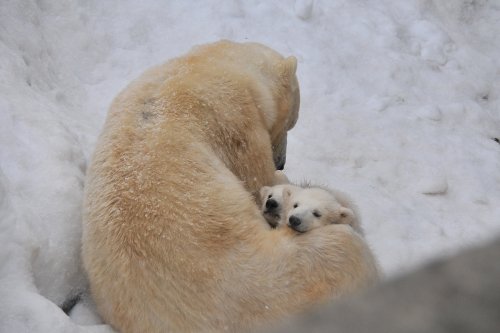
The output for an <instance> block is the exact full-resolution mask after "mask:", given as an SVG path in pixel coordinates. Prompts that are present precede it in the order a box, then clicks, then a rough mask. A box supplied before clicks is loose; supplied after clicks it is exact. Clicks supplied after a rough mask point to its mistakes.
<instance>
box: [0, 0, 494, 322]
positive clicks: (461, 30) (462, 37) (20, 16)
mask: <svg viewBox="0 0 500 333" xmlns="http://www.w3.org/2000/svg"><path fill="white" fill-rule="evenodd" d="M219 39H231V40H234V41H240V42H244V41H257V42H261V43H263V44H266V45H268V46H270V47H272V48H274V49H276V50H277V51H279V52H280V53H282V54H283V55H295V56H296V57H297V58H298V60H299V68H298V77H299V82H300V84H301V100H302V102H301V113H300V119H299V122H298V124H297V126H296V127H295V128H294V129H293V130H292V131H291V132H290V135H289V145H288V161H287V165H286V168H285V172H286V173H287V175H288V176H289V177H290V178H291V179H292V180H295V181H301V180H304V179H306V180H310V181H312V182H314V183H320V184H324V185H328V186H331V187H334V188H337V189H341V190H343V191H345V192H347V193H349V194H350V195H351V196H352V197H353V198H354V200H355V201H356V202H357V204H358V205H359V207H360V210H361V213H362V220H363V225H364V228H365V231H366V238H367V241H368V242H369V244H370V246H371V247H372V249H373V250H374V252H375V254H376V256H377V258H378V260H379V263H380V266H381V268H382V270H383V272H384V274H385V276H386V277H391V276H395V275H398V274H402V273H404V272H407V271H409V270H411V269H414V268H415V267H417V266H419V265H421V264H422V263H423V262H425V261H428V260H430V259H432V258H436V257H440V256H443V255H449V254H451V253H454V252H456V251H457V250H459V249H463V248H466V247H468V246H472V245H475V244H480V243H481V242H483V241H485V240H488V239H490V238H492V237H495V236H498V235H500V144H499V143H498V140H497V141H495V138H497V139H498V138H499V137H500V60H499V59H500V2H498V1H496V0H490V1H488V0H474V1H473V0H455V1H439V0H405V1H399V0H363V1H361V0H336V1H328V0H323V1H320V0H316V1H315V0H297V1H236V0H235V1H169V2H167V1H161V0H142V1H133V0H127V1H118V0H110V1H98V0H88V1H85V0H78V1H77V0H69V1H49V0H40V1H29V0H21V1H16V0H4V1H1V2H0V299H1V302H0V332H111V328H110V327H108V326H107V325H103V324H101V323H100V320H99V317H98V316H97V314H96V313H95V309H94V306H93V305H92V300H91V299H90V298H89V297H88V294H87V293H86V288H87V282H86V279H85V275H84V272H83V270H82V268H81V259H80V256H79V253H80V236H81V225H80V224H81V204H82V191H83V182H84V178H85V169H86V166H87V164H88V162H89V157H90V156H91V154H92V151H93V148H94V144H95V141H96V138H97V136H98V134H99V131H100V128H101V126H102V124H103V121H104V118H105V116H106V112H107V107H108V105H109V104H110V102H111V100H112V98H113V97H114V96H115V95H116V94H117V93H118V92H119V91H120V90H121V89H122V88H123V87H124V86H125V85H126V84H127V83H128V82H130V81H131V80H132V79H134V78H135V77H136V76H137V75H139V74H140V73H141V72H142V71H144V70H145V69H146V68H148V67H150V66H152V65H155V64H158V63H161V62H164V61H165V60H167V59H169V58H172V57H175V56H178V55H181V54H183V53H185V52H187V51H188V50H189V49H190V47H191V46H193V45H196V44H201V43H206V42H212V41H216V40H219ZM75 295H81V300H80V301H79V302H78V304H77V305H76V307H75V308H74V309H73V310H72V311H71V313H70V316H69V317H68V316H66V314H65V313H64V312H63V311H62V310H61V308H60V307H61V306H62V305H63V304H64V302H65V301H67V300H68V299H70V298H71V297H72V296H75ZM100 324H101V325H100Z"/></svg>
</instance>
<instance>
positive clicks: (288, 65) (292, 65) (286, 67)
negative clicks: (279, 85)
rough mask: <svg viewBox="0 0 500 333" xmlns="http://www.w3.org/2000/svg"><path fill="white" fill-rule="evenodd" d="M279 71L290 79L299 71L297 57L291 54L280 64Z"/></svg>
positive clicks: (285, 78) (286, 79)
mask: <svg viewBox="0 0 500 333" xmlns="http://www.w3.org/2000/svg"><path fill="white" fill-rule="evenodd" d="M279 72H280V75H281V77H282V78H283V79H284V80H285V81H287V82H288V81H289V80H290V79H291V78H292V76H294V75H295V73H296V72H297V58H295V57H294V56H290V57H288V58H286V59H285V60H283V61H282V62H281V63H280V64H279Z"/></svg>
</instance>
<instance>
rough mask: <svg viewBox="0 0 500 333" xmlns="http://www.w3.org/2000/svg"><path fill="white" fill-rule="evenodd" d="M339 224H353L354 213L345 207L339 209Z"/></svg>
mask: <svg viewBox="0 0 500 333" xmlns="http://www.w3.org/2000/svg"><path fill="white" fill-rule="evenodd" d="M339 218H340V219H339V223H340V224H349V225H352V223H353V222H354V212H353V211H352V210H351V209H349V208H346V207H340V211H339Z"/></svg>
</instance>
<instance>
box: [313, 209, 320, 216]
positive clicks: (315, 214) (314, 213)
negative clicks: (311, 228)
mask: <svg viewBox="0 0 500 333" xmlns="http://www.w3.org/2000/svg"><path fill="white" fill-rule="evenodd" d="M313 215H314V216H315V217H318V218H319V217H321V214H320V212H318V211H317V210H315V211H314V212H313Z"/></svg>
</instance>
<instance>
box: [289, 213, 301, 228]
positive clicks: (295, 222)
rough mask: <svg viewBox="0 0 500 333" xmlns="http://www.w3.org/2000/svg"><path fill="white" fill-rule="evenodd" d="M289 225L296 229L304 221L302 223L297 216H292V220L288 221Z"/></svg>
mask: <svg viewBox="0 0 500 333" xmlns="http://www.w3.org/2000/svg"><path fill="white" fill-rule="evenodd" d="M288 223H290V225H291V226H292V227H296V226H298V225H299V224H301V223H302V221H301V220H300V219H299V218H298V217H297V216H295V215H292V216H290V218H289V219H288Z"/></svg>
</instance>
